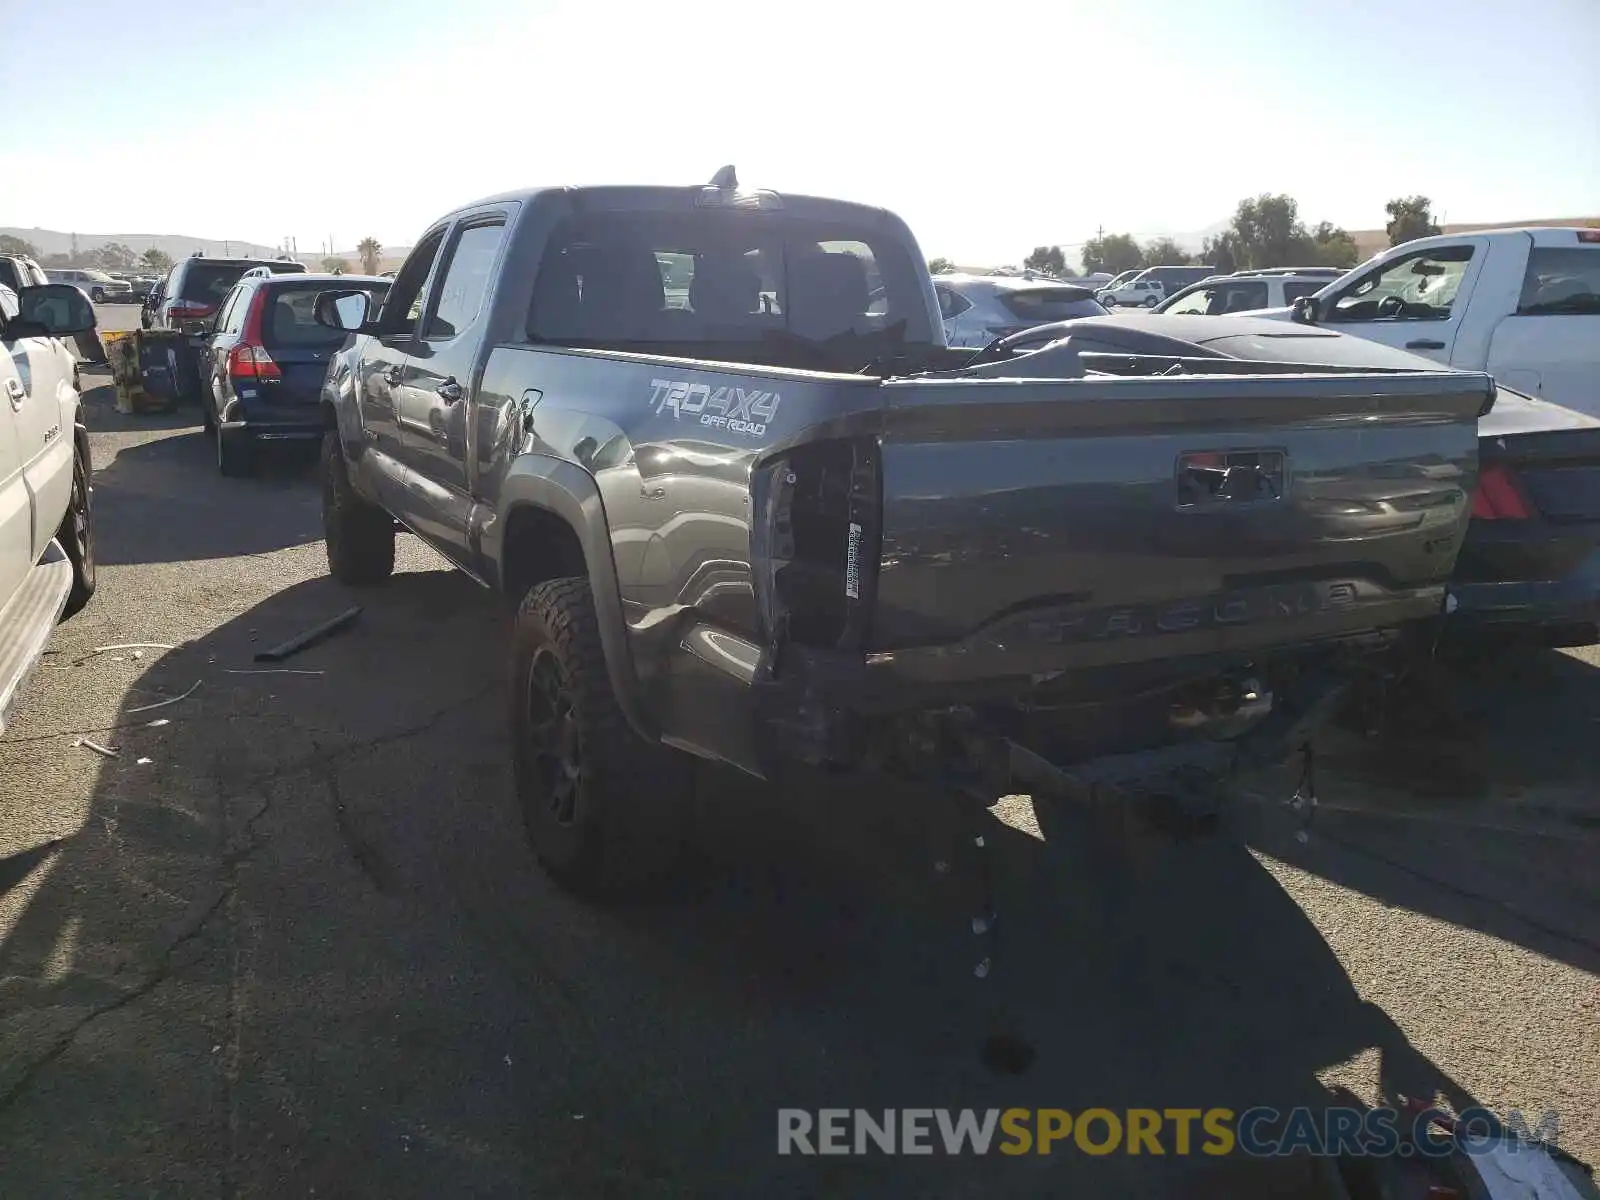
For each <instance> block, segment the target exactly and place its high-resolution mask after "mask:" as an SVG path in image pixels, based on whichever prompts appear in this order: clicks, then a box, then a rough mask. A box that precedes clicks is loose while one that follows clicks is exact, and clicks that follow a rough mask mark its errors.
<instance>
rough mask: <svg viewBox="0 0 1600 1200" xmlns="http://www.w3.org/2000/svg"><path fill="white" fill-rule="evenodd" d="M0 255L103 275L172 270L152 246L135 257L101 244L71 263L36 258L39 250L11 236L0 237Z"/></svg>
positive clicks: (59, 257)
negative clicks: (98, 271)
mask: <svg viewBox="0 0 1600 1200" xmlns="http://www.w3.org/2000/svg"><path fill="white" fill-rule="evenodd" d="M0 254H15V255H21V256H22V257H24V258H31V259H34V260H35V261H37V262H38V263H39V264H40V265H41V266H45V267H77V266H87V267H99V268H100V269H101V270H104V271H134V270H140V269H142V270H146V271H161V272H164V271H167V270H170V269H171V267H172V256H171V255H170V254H168V253H167V252H166V251H164V250H158V249H156V248H155V247H154V246H152V247H150V249H148V250H146V251H145V252H144V253H143V254H135V253H134V252H133V251H132V250H131V249H130V248H129V247H127V246H124V245H123V244H122V243H121V242H105V243H104V244H102V245H99V246H96V247H95V248H94V249H93V250H91V251H89V253H88V254H87V255H83V254H80V255H78V258H77V259H76V260H75V259H74V258H73V256H72V255H70V254H40V253H39V249H38V247H37V246H35V245H34V244H33V243H32V242H30V241H28V240H27V239H26V238H19V237H17V236H16V235H15V234H10V233H0Z"/></svg>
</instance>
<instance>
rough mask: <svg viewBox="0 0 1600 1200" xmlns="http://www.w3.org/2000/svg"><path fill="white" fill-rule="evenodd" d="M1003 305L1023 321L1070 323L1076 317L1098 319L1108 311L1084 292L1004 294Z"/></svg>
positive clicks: (1061, 290)
mask: <svg viewBox="0 0 1600 1200" xmlns="http://www.w3.org/2000/svg"><path fill="white" fill-rule="evenodd" d="M1000 303H1002V304H1004V305H1005V306H1006V309H1007V310H1008V311H1009V312H1010V313H1011V314H1012V315H1013V316H1016V317H1018V318H1020V319H1022V320H1024V321H1039V322H1045V321H1070V320H1072V319H1073V318H1074V317H1098V316H1102V315H1104V313H1105V311H1106V310H1105V309H1104V308H1102V307H1100V305H1099V304H1098V303H1097V302H1096V301H1095V298H1094V295H1093V293H1091V292H1087V291H1085V290H1084V289H1083V288H1073V287H1062V288H1032V289H1029V290H1028V291H1018V292H1001V293H1000Z"/></svg>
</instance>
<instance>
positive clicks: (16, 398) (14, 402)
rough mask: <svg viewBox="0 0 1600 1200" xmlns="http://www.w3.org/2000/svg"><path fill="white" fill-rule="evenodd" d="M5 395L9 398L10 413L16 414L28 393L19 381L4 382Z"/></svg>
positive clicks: (9, 380)
mask: <svg viewBox="0 0 1600 1200" xmlns="http://www.w3.org/2000/svg"><path fill="white" fill-rule="evenodd" d="M6 395H8V396H10V397H11V411H12V412H17V411H19V410H20V409H21V408H22V402H23V401H24V400H25V399H27V396H28V393H27V391H26V390H24V388H23V386H22V380H20V379H8V380H6Z"/></svg>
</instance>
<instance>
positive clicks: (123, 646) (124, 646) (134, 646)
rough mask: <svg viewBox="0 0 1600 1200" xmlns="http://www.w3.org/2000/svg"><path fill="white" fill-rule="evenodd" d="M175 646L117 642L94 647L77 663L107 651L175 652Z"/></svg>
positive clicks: (160, 643) (156, 643) (162, 643)
mask: <svg viewBox="0 0 1600 1200" xmlns="http://www.w3.org/2000/svg"><path fill="white" fill-rule="evenodd" d="M176 649H177V647H176V646H169V645H167V643H165V642H118V643H117V644H116V645H115V646H96V647H95V648H94V649H93V650H91V651H89V653H87V654H85V655H84V656H83V658H80V659H79V660H78V661H79V662H83V661H84V660H85V659H90V658H93V657H94V656H95V655H96V654H104V653H106V651H108V650H176Z"/></svg>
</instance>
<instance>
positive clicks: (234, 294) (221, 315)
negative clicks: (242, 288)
mask: <svg viewBox="0 0 1600 1200" xmlns="http://www.w3.org/2000/svg"><path fill="white" fill-rule="evenodd" d="M238 300H239V289H238V288H234V289H233V291H231V292H229V293H228V294H227V296H225V297H224V298H223V301H222V303H221V304H219V305H218V306H217V332H218V333H231V332H233V331H232V330H231V329H230V328H229V325H230V323H231V322H232V320H233V310H234V306H235V305H236V304H237V303H238Z"/></svg>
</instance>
